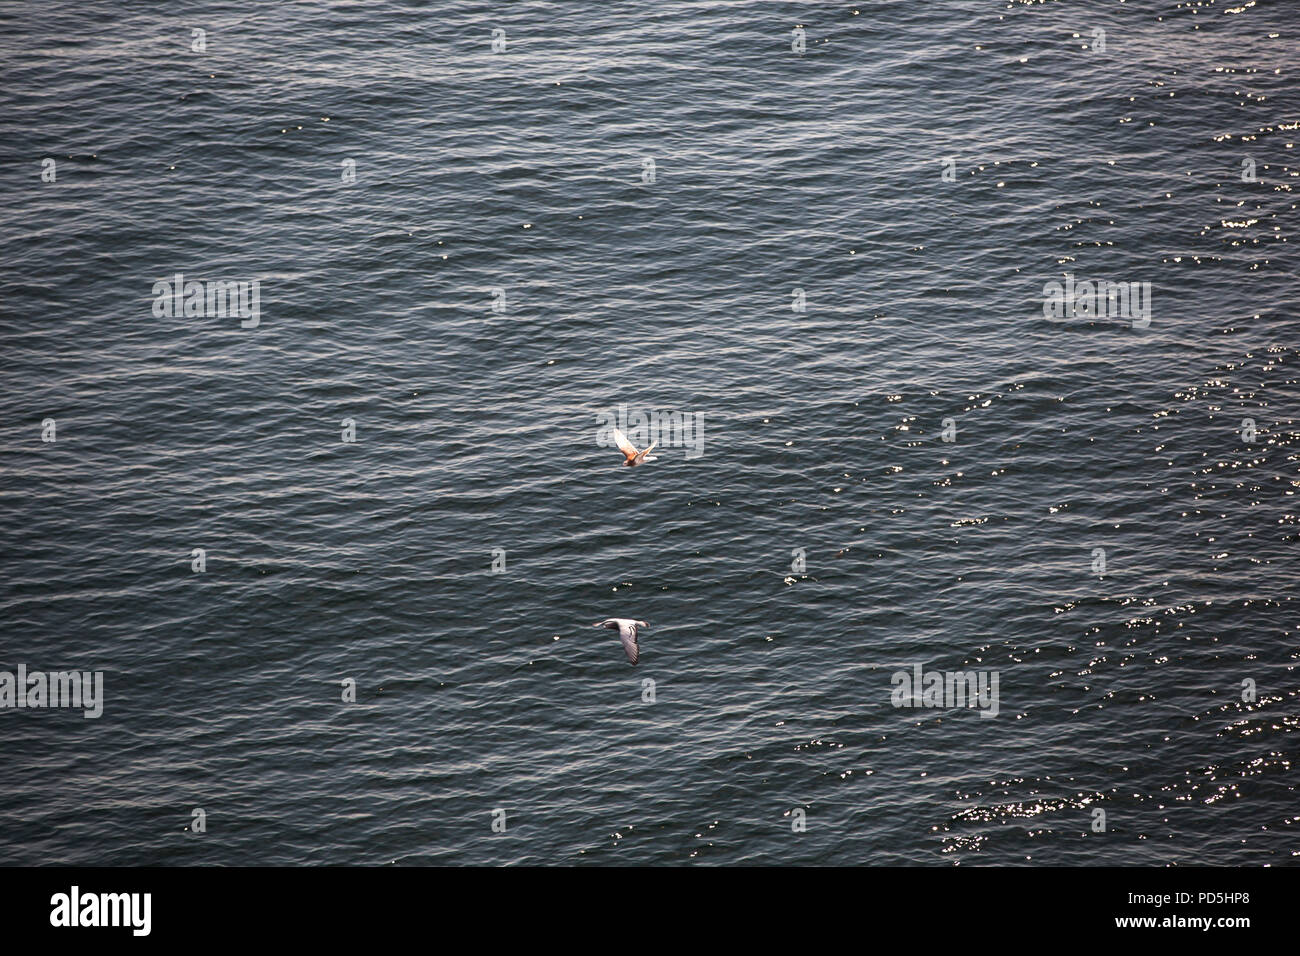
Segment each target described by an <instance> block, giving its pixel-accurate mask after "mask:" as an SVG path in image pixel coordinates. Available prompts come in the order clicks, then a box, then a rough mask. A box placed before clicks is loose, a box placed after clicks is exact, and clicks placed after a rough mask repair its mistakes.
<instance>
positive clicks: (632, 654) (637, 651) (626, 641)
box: [618, 624, 641, 664]
mask: <svg viewBox="0 0 1300 956" xmlns="http://www.w3.org/2000/svg"><path fill="white" fill-rule="evenodd" d="M618 637H619V640H621V641H622V642H623V653H624V654H626V655H627V660H628V663H629V664H635V663H636V662H637V658H639V657H640V656H641V645H640V644H638V643H637V640H636V625H635V624H619V626H618Z"/></svg>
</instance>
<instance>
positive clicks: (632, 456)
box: [614, 428, 659, 664]
mask: <svg viewBox="0 0 1300 956" xmlns="http://www.w3.org/2000/svg"><path fill="white" fill-rule="evenodd" d="M614 441H615V443H616V444H617V445H618V450H619V451H621V452H622V453H623V459H624V460H623V464H624V465H627V466H628V467H631V466H633V465H639V464H641V463H642V462H643V461H658V460H659V459H657V458H653V457H651V455H650V452H652V451H654V447H655V445H657V444H659V441H658V439H656V440H655V441H653V442H651V443H650V447H649V448H647V449H646V450H645V451H637V450H636V446H635V445H633V444H632V443H631V442H630V441H628V440H627V436H626V435H624V434H623V433H622V432H621V431H619V430H618V429H617V428H615V429H614ZM632 663H633V664H635V663H636V661H633V662H632Z"/></svg>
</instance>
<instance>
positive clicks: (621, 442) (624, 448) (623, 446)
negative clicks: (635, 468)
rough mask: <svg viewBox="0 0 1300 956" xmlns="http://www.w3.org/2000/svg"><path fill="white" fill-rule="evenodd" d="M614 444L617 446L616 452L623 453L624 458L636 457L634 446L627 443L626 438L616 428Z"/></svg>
mask: <svg viewBox="0 0 1300 956" xmlns="http://www.w3.org/2000/svg"><path fill="white" fill-rule="evenodd" d="M614 443H615V444H616V445H618V450H619V451H621V452H622V453H623V455H624V457H626V458H635V457H636V446H635V445H633V444H632V443H631V442H630V441H628V440H627V436H626V435H624V434H623V433H622V432H621V431H619V430H618V429H617V428H615V429H614Z"/></svg>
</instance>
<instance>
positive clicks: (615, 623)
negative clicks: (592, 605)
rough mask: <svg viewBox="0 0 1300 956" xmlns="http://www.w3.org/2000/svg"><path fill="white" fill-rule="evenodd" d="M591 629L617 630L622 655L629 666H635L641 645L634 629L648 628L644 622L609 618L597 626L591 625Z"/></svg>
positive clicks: (623, 618) (624, 618)
mask: <svg viewBox="0 0 1300 956" xmlns="http://www.w3.org/2000/svg"><path fill="white" fill-rule="evenodd" d="M591 626H592V627H608V628H610V629H611V630H612V629H613V628H618V639H619V640H620V641H622V642H623V653H624V654H626V655H627V660H628V663H629V664H635V663H636V662H637V659H638V658H639V657H640V656H641V645H640V644H639V643H638V642H637V639H636V629H637V628H638V627H649V626H650V625H649V624H647V623H646V622H645V621H634V620H632V619H631V618H627V617H611V618H610V619H609V620H607V621H601V622H600V623H599V624H593V625H591Z"/></svg>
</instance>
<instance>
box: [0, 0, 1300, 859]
mask: <svg viewBox="0 0 1300 956" xmlns="http://www.w3.org/2000/svg"><path fill="white" fill-rule="evenodd" d="M798 26H802V27H803V29H804V31H805V33H804V51H803V52H802V53H798V52H795V51H794V50H792V44H794V43H795V35H794V34H793V33H792V31H793V30H794V29H795V28H796V27H798ZM195 28H198V29H202V30H204V31H205V33H204V39H205V44H206V51H205V52H202V53H199V52H195V51H194V50H192V48H191V43H192V40H193V34H192V33H191V30H192V29H195ZM494 29H501V30H504V39H505V41H506V47H505V50H504V51H503V52H499V53H494V52H493V49H492V38H493V30H494ZM1097 29H1100V30H1103V31H1104V44H1103V43H1102V42H1101V41H1100V38H1099V35H1097V34H1095V33H1094V31H1095V30H1097ZM0 37H2V39H0V55H2V57H3V63H4V81H3V84H0V160H2V162H0V169H2V170H3V190H2V192H0V252H2V253H3V256H2V258H0V261H2V262H3V267H2V269H0V334H2V335H3V340H2V341H3V357H2V358H0V368H2V369H3V381H4V388H3V391H2V393H0V403H2V404H0V430H2V438H3V448H4V452H5V454H4V457H3V459H2V460H0V496H2V498H0V500H2V502H3V508H0V554H2V555H3V572H4V573H3V575H2V576H0V670H6V671H11V672H12V671H15V669H16V668H17V667H18V666H19V665H23V666H25V667H26V668H27V669H28V670H47V671H48V670H60V669H79V670H85V671H94V670H99V671H102V672H103V675H104V694H105V701H104V705H103V715H102V716H101V717H99V718H98V719H85V718H84V717H83V716H82V713H81V712H80V711H76V710H70V709H21V710H19V709H2V710H0V754H2V755H3V766H4V772H3V773H2V774H0V863H5V864H15V863H106V864H303V863H331V864H392V863H396V864H399V865H411V864H429V863H439V864H450V863H456V864H471V863H472V864H505V863H533V864H536V863H547V864H554V863H559V864H573V863H583V862H591V863H598V864H683V863H691V862H698V863H708V864H727V863H763V864H773V863H800V864H808V863H826V864H924V865H952V864H963V865H978V864H1021V863H1029V864H1037V863H1045V864H1069V865H1084V864H1103V863H1105V864H1192V863H1219V864H1248V865H1266V864H1268V865H1279V864H1289V863H1293V862H1294V861H1295V859H1296V855H1297V854H1300V836H1298V835H1297V825H1298V824H1300V815H1298V814H1300V811H1298V809H1297V808H1298V807H1300V802H1298V801H1297V792H1296V791H1297V783H1298V782H1300V772H1298V771H1297V769H1296V767H1295V765H1294V764H1295V762H1296V760H1297V753H1296V744H1295V740H1296V737H1295V734H1296V731H1297V729H1300V716H1298V709H1297V703H1298V701H1300V684H1298V682H1297V674H1296V667H1297V661H1298V660H1300V641H1298V640H1297V634H1296V629H1297V604H1296V602H1295V600H1294V596H1293V593H1292V592H1293V591H1294V587H1295V583H1296V580H1297V570H1300V568H1298V562H1297V548H1298V546H1300V512H1298V510H1297V495H1296V493H1297V489H1298V488H1300V466H1298V462H1300V429H1298V428H1297V424H1296V418H1297V413H1298V411H1300V385H1298V379H1300V320H1298V319H1297V314H1296V302H1297V293H1300V282H1298V280H1297V274H1298V271H1297V266H1298V263H1297V254H1296V249H1297V242H1293V241H1291V240H1293V239H1295V238H1296V222H1297V216H1296V204H1297V202H1298V201H1300V198H1298V197H1297V195H1296V189H1297V188H1300V166H1297V165H1296V149H1295V148H1294V145H1295V141H1296V140H1297V138H1298V136H1300V130H1298V129H1297V123H1298V122H1300V86H1298V85H1297V83H1296V81H1295V78H1294V75H1293V71H1294V70H1295V69H1296V68H1297V67H1298V66H1300V56H1298V54H1300V43H1297V39H1296V31H1295V17H1294V9H1293V7H1292V6H1291V5H1290V4H1289V3H1285V2H1267V0H1259V2H1256V3H1247V2H1245V0H1243V2H1242V3H1240V4H1238V5H1236V6H1233V5H1232V4H1230V3H1225V2H1211V3H1206V4H1201V5H1187V4H1179V3H1138V2H1130V3H1124V4H1122V5H1121V4H1116V3H1101V2H1096V3H1063V2H1047V3H1020V2H1011V3H995V2H978V3H975V2H971V3H956V2H943V3H940V2H923V0H906V2H904V0H896V2H871V3H868V2H860V3H858V4H856V6H855V5H853V4H838V5H822V4H807V3H799V4H795V3H757V2H742V3H729V4H716V5H715V4H701V3H686V2H669V3H657V4H632V3H611V4H590V3H576V2H551V3H535V2H528V3H511V4H496V5H492V4H486V3H446V4H428V5H425V4H414V3H361V4H351V3H333V4H313V5H305V4H295V5H285V6H269V5H268V6H262V5H247V4H236V3H212V4H202V5H198V4H195V5H191V4H184V3H164V4H117V3H113V4H110V3H99V2H87V0H83V2H77V3H49V4H42V5H40V6H39V7H37V6H26V5H11V6H9V7H7V8H5V10H4V11H3V13H2V14H0ZM1102 46H1104V49H1102ZM47 158H49V159H53V160H54V161H55V166H54V170H55V178H54V181H52V182H47V181H43V180H42V173H43V170H44V169H45V168H46V166H45V164H43V162H42V161H43V160H44V159H47ZM949 159H951V160H952V163H951V165H949V166H945V160H949ZM347 160H351V161H352V162H353V163H354V164H355V166H354V167H353V168H354V169H355V182H354V183H351V184H347V183H345V182H344V181H343V179H344V175H345V173H346V168H345V166H344V162H345V161H347ZM646 160H653V164H654V173H653V176H650V175H649V173H648V170H647V167H646V164H645V161H646ZM1244 160H1250V161H1251V162H1253V164H1254V171H1255V175H1254V179H1253V181H1247V180H1243V173H1245V172H1246V167H1245V166H1244V165H1243V161H1244ZM945 169H949V170H951V171H952V175H951V177H950V178H951V179H952V180H953V181H951V182H949V181H945V178H944V175H943V174H944V171H945ZM178 272H179V273H183V274H184V275H185V276H186V277H187V278H190V279H198V280H252V279H257V280H258V281H259V284H260V317H259V322H258V324H257V325H256V326H255V327H250V328H244V327H242V325H241V322H240V320H239V319H238V318H235V317H231V316H224V317H223V316H214V315H210V314H202V315H184V314H180V315H168V314H162V315H156V314H154V309H153V304H154V298H155V295H154V292H153V291H152V290H153V286H154V283H156V282H159V281H160V280H170V278H171V277H172V276H173V275H174V274H175V273H178ZM1066 273H1069V274H1071V275H1072V276H1075V277H1077V278H1078V279H1080V280H1082V279H1089V280H1100V279H1104V280H1108V281H1117V282H1118V281H1123V282H1136V283H1142V282H1149V283H1150V284H1151V300H1150V305H1151V309H1150V315H1149V319H1150V322H1149V325H1148V326H1146V327H1145V328H1141V327H1135V323H1134V322H1131V321H1129V320H1127V319H1121V320H1117V319H1115V318H1109V317H1108V318H1100V317H1095V318H1094V317H1087V316H1076V317H1073V318H1068V319H1065V320H1053V319H1049V318H1046V317H1044V312H1043V298H1044V286H1045V284H1047V283H1050V282H1052V281H1053V280H1059V281H1064V279H1065V275H1066ZM796 288H797V289H802V290H803V293H804V298H805V303H806V310H805V311H803V312H796V311H793V310H792V303H793V302H794V298H793V290H795V289H796ZM494 290H501V292H502V293H503V294H504V296H503V301H502V296H500V295H497V296H495V297H494ZM494 302H495V303H498V304H499V306H500V307H502V308H504V311H494V310H493V306H494ZM620 404H622V405H626V406H627V408H628V410H629V413H635V412H643V413H652V412H654V413H667V412H681V413H686V414H689V415H692V416H699V419H696V420H702V421H703V422H704V432H703V443H702V445H701V446H700V450H701V452H702V453H701V454H699V455H694V454H688V449H686V448H683V447H681V446H680V444H678V445H674V444H673V443H672V442H671V441H669V442H666V443H664V444H663V445H661V448H660V449H659V450H658V451H657V452H656V453H655V454H656V455H657V457H658V458H659V460H658V461H656V462H652V463H648V464H646V465H645V466H643V467H639V468H622V467H620V466H619V460H620V456H619V454H618V452H617V451H616V450H615V449H613V448H611V447H603V446H602V445H601V444H600V443H598V441H597V438H598V435H597V431H598V426H599V421H600V418H599V417H600V416H602V415H612V414H615V413H616V412H617V409H618V407H619V405H620ZM1247 418H1249V419H1251V420H1252V421H1253V422H1254V424H1255V434H1254V435H1253V441H1251V440H1247V438H1246V437H1245V432H1244V430H1243V420H1244V419H1247ZM46 419H51V420H53V422H54V423H55V429H56V433H55V437H56V440H55V441H52V442H50V441H43V440H42V435H43V430H44V429H43V426H42V422H43V421H45V420H46ZM345 419H350V420H352V422H353V423H355V438H356V440H355V441H344V440H342V439H343V429H344V425H343V421H344V420H345ZM945 419H951V422H950V423H949V424H950V425H951V426H952V428H953V429H955V435H954V434H953V432H952V431H951V430H950V431H949V436H948V437H953V438H954V439H955V440H952V441H945V440H944V434H943V431H944V425H945V422H944V420H945ZM634 437H636V436H634ZM642 444H644V442H642ZM196 548H202V549H205V552H206V570H204V571H202V572H196V571H194V570H192V560H193V558H192V556H191V554H192V551H193V549H196ZM498 549H499V550H498ZM1096 549H1102V552H1101V553H1102V554H1104V559H1105V569H1104V573H1103V572H1101V571H1100V570H1098V569H1099V565H1098V564H1097V554H1098V552H1097V551H1096ZM796 550H801V553H802V554H803V556H804V560H805V562H806V563H804V564H800V563H798V557H797V556H796V555H795V552H796ZM494 551H497V553H498V554H499V553H500V552H501V551H503V552H504V555H505V569H504V571H501V572H499V573H497V572H494V570H493V561H494V557H493V555H494ZM610 616H616V617H632V618H639V619H643V620H646V621H648V622H649V623H650V625H651V627H650V629H649V630H647V631H644V632H643V633H642V635H641V663H640V664H639V665H638V666H637V667H636V668H632V667H629V666H628V664H627V663H626V661H625V660H624V658H623V655H622V652H621V650H620V648H619V642H618V639H617V635H616V634H615V633H613V632H611V631H604V630H599V631H598V630H594V629H592V628H591V627H590V626H589V625H590V624H592V623H593V622H595V621H599V620H601V619H603V618H605V617H610ZM914 665H919V666H921V667H922V668H924V669H925V670H934V671H957V670H962V671H964V670H983V671H986V672H992V671H996V672H997V674H998V676H999V680H1000V685H999V686H1000V707H999V712H998V714H997V716H996V717H993V718H991V719H987V718H983V717H981V716H980V714H979V713H978V712H977V711H976V710H974V709H969V708H955V707H953V708H937V709H924V710H921V709H912V708H899V707H895V706H894V705H893V703H892V701H891V693H892V691H893V686H892V683H891V676H892V675H893V674H894V673H895V672H897V671H900V670H901V671H906V672H911V669H912V668H913V666H914ZM349 679H350V680H354V681H355V682H356V700H355V702H344V701H343V699H342V697H343V688H342V686H341V682H343V681H345V680H349ZM646 680H651V681H653V682H654V684H653V691H654V693H653V698H654V699H653V702H647V700H645V699H644V698H645V697H647V696H649V694H648V690H647V686H648V685H645V684H643V681H646ZM1244 681H1252V682H1254V687H1255V689H1256V691H1255V692H1256V699H1254V700H1250V699H1246V700H1243V690H1242V688H1243V682H1244ZM1246 696H1247V697H1248V698H1249V695H1246ZM196 808H201V809H202V810H203V811H204V812H205V814H206V831H205V832H202V833H199V832H193V831H192V830H190V829H187V828H188V827H190V825H191V821H192V819H193V812H194V810H195V809H196ZM1098 809H1100V810H1103V811H1104V815H1105V827H1104V829H1102V830H1095V829H1094V826H1095V822H1096V820H1097V819H1098V816H1097V815H1096V814H1095V812H1094V811H1096V810H1098ZM497 810H503V811H504V820H505V830H504V832H495V831H494V829H493V822H494V820H499V819H500V818H501V814H495V815H494V811H497ZM797 811H798V812H797ZM801 823H803V824H806V830H805V831H804V832H798V825H799V824H801ZM498 829H499V827H498Z"/></svg>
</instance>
